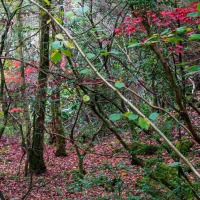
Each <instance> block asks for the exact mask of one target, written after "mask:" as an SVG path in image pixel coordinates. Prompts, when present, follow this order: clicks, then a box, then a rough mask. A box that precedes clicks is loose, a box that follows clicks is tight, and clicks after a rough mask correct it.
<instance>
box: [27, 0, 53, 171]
mask: <svg viewBox="0 0 200 200" xmlns="http://www.w3.org/2000/svg"><path fill="white" fill-rule="evenodd" d="M41 4H42V5H43V7H45V8H46V9H49V8H50V7H49V6H48V5H47V4H46V3H45V2H44V1H41ZM40 16H41V24H40V26H41V32H40V65H39V72H38V92H37V99H36V100H37V102H36V107H35V111H34V119H33V120H34V121H33V135H32V148H31V150H30V155H29V167H30V172H31V173H35V174H41V173H43V172H45V171H46V166H45V162H44V157H43V150H44V121H45V108H46V95H47V79H48V77H47V73H46V71H48V70H49V24H48V23H47V21H48V20H49V16H48V14H46V13H44V12H43V11H42V10H41V11H40Z"/></svg>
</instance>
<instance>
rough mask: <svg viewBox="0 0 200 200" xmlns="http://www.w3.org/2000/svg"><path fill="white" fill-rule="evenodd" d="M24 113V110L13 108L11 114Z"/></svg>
mask: <svg viewBox="0 0 200 200" xmlns="http://www.w3.org/2000/svg"><path fill="white" fill-rule="evenodd" d="M23 111H24V109H23V108H19V107H18V108H12V109H11V110H10V112H11V113H14V112H23Z"/></svg>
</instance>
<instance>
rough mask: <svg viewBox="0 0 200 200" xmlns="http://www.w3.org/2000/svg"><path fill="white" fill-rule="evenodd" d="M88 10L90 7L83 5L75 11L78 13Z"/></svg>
mask: <svg viewBox="0 0 200 200" xmlns="http://www.w3.org/2000/svg"><path fill="white" fill-rule="evenodd" d="M88 11H89V7H88V6H83V7H81V8H79V9H77V10H76V11H75V12H77V13H86V12H88Z"/></svg>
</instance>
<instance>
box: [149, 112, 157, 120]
mask: <svg viewBox="0 0 200 200" xmlns="http://www.w3.org/2000/svg"><path fill="white" fill-rule="evenodd" d="M158 116H159V114H158V113H157V112H154V113H151V114H150V116H149V119H151V120H153V121H155V120H156V118H157V117H158Z"/></svg>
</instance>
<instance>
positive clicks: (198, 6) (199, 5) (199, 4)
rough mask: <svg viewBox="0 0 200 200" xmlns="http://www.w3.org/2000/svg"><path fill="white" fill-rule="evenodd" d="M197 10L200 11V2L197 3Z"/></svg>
mask: <svg viewBox="0 0 200 200" xmlns="http://www.w3.org/2000/svg"><path fill="white" fill-rule="evenodd" d="M197 10H198V11H199V12H200V3H198V5H197Z"/></svg>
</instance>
